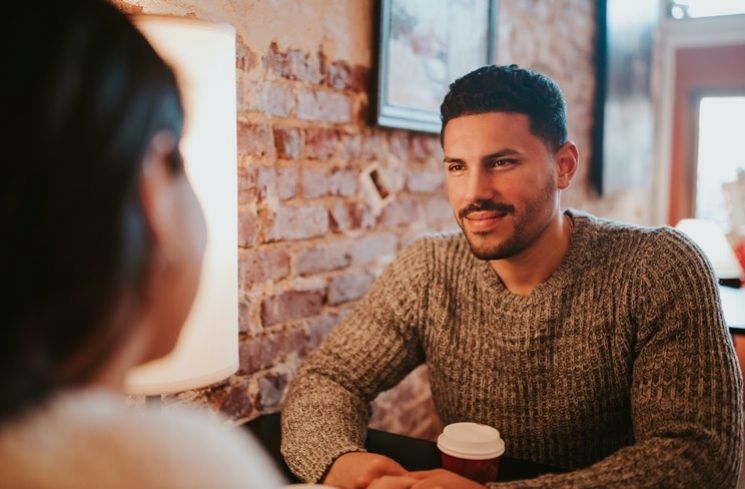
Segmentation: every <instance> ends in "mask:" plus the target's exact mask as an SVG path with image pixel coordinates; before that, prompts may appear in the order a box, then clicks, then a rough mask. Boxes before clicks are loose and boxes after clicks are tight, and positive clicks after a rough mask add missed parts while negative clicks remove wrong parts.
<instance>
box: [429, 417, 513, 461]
mask: <svg viewBox="0 0 745 489" xmlns="http://www.w3.org/2000/svg"><path fill="white" fill-rule="evenodd" d="M437 448H439V449H440V451H442V452H443V453H446V454H448V455H450V456H452V457H458V458H462V459H466V460H488V459H491V458H497V457H499V456H501V455H502V454H503V453H504V440H502V438H501V437H500V436H499V431H497V430H496V429H494V428H492V427H491V426H487V425H485V424H478V423H453V424H449V425H447V426H446V427H445V429H444V430H442V434H440V436H439V437H437Z"/></svg>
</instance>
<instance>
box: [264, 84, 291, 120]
mask: <svg viewBox="0 0 745 489" xmlns="http://www.w3.org/2000/svg"><path fill="white" fill-rule="evenodd" d="M293 105H294V100H293V96H292V89H291V88H290V87H288V86H287V85H276V84H275V85H267V86H265V87H264V89H263V90H262V91H261V108H262V109H263V110H264V112H266V113H267V114H269V115H272V116H275V117H287V116H289V115H290V114H291V113H292V106H293Z"/></svg>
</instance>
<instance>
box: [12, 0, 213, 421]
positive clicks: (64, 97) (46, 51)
mask: <svg viewBox="0 0 745 489" xmlns="http://www.w3.org/2000/svg"><path fill="white" fill-rule="evenodd" d="M18 4H20V5H14V6H12V7H10V9H9V10H10V19H11V22H9V23H8V26H6V29H4V30H3V32H2V34H0V37H2V38H3V41H4V43H3V45H4V46H6V47H12V48H11V49H6V50H4V53H3V55H2V56H3V57H5V58H6V60H5V61H4V63H3V67H4V68H3V69H4V74H3V81H4V85H5V89H4V91H3V92H2V95H0V99H2V108H3V110H2V113H3V118H2V122H0V124H1V127H0V138H1V139H0V140H1V141H2V148H3V151H2V154H3V168H2V173H3V175H2V178H0V199H2V200H1V204H0V209H1V210H0V212H2V229H3V236H4V237H3V239H2V240H1V241H2V245H1V246H2V248H0V249H2V250H3V251H4V252H3V254H2V256H3V259H2V260H0V263H2V265H1V268H0V276H1V277H2V278H3V280H4V281H5V284H6V286H5V290H6V292H5V293H4V294H2V295H1V297H2V299H1V301H2V308H0V311H2V316H1V317H2V319H0V320H1V321H2V329H1V330H0V379H1V380H0V382H1V383H2V385H3V389H4V392H3V396H0V417H2V416H6V415H8V414H10V413H12V412H14V411H17V410H18V409H20V408H21V407H23V406H24V405H27V404H31V403H33V402H36V401H38V400H41V399H43V398H44V397H45V396H46V395H48V394H49V393H50V392H52V391H53V390H55V389H56V388H58V387H61V386H67V385H75V384H80V383H84V382H86V381H88V380H89V379H90V378H91V377H92V376H93V375H95V374H96V372H97V371H98V369H100V368H102V366H104V365H105V364H106V362H107V360H108V359H109V358H110V357H111V356H112V355H113V354H114V353H115V352H116V350H117V349H118V348H119V347H120V346H121V345H122V344H123V342H125V341H126V340H127V338H128V337H129V336H130V335H131V334H132V330H133V329H134V328H135V325H136V324H139V323H141V322H142V319H143V317H145V316H147V317H148V318H149V321H148V322H149V323H151V324H153V325H155V326H157V328H155V329H154V331H155V330H156V329H157V331H158V332H156V333H151V334H149V339H148V341H147V342H146V351H145V352H143V358H142V359H147V358H152V357H155V356H158V355H162V354H163V353H166V352H167V351H168V349H170V348H171V347H172V346H173V342H174V341H175V337H176V334H177V332H178V329H179V328H180V326H181V324H182V322H183V320H184V319H185V316H186V314H187V312H188V307H189V305H190V303H191V300H192V299H193V295H194V292H195V290H196V281H197V279H198V274H199V266H200V264H201V252H202V250H203V247H204V238H203V235H204V223H203V222H202V217H201V214H200V210H199V207H198V204H197V203H196V200H195V198H194V195H193V193H192V192H191V188H190V187H189V184H188V181H187V180H186V178H185V175H184V173H183V166H182V161H181V157H180V153H179V151H178V141H179V137H180V135H181V130H182V124H183V113H182V107H181V102H180V97H179V92H178V88H177V85H176V80H175V77H174V74H173V72H172V71H171V70H170V68H169V67H168V66H167V65H166V64H165V63H164V62H163V60H162V59H161V58H160V57H159V56H158V55H157V54H156V53H155V51H154V50H153V49H152V47H151V46H150V45H149V44H148V43H147V41H146V40H145V39H144V37H143V36H142V35H141V34H140V33H139V32H138V31H137V30H136V29H135V28H134V27H133V26H132V24H131V23H130V22H129V21H128V19H127V18H126V17H125V16H124V15H122V14H121V13H120V12H118V11H117V10H116V9H115V8H114V7H112V6H111V5H109V4H108V3H106V2H104V1H103V0H76V1H75V2H43V3H42V4H41V5H40V4H38V3H33V4H28V2H18Z"/></svg>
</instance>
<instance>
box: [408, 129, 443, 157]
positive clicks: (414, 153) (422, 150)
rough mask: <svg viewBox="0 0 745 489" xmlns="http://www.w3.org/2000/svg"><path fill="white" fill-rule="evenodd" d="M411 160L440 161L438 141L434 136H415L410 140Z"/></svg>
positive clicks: (440, 152) (440, 151)
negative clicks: (433, 159)
mask: <svg viewBox="0 0 745 489" xmlns="http://www.w3.org/2000/svg"><path fill="white" fill-rule="evenodd" d="M411 158H412V159H414V160H416V161H427V160H429V159H432V158H435V159H442V150H441V149H440V141H439V140H438V139H437V137H436V136H422V135H416V136H413V137H412V138H411Z"/></svg>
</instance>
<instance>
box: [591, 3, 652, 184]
mask: <svg viewBox="0 0 745 489" xmlns="http://www.w3.org/2000/svg"><path fill="white" fill-rule="evenodd" d="M596 14H597V19H596V22H597V44H596V59H595V67H596V89H595V110H594V118H593V119H594V120H593V130H592V159H591V161H590V182H591V184H592V186H593V188H594V189H595V191H596V192H597V193H598V195H601V196H603V195H614V194H618V193H620V192H623V191H625V190H628V189H631V188H635V187H641V186H644V185H646V184H647V183H648V182H649V179H650V175H649V174H650V171H651V164H652V158H653V144H654V121H655V116H654V106H653V102H652V54H653V49H654V35H655V30H656V27H657V23H658V18H659V6H658V5H657V3H656V2H628V0H598V1H597V3H596Z"/></svg>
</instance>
